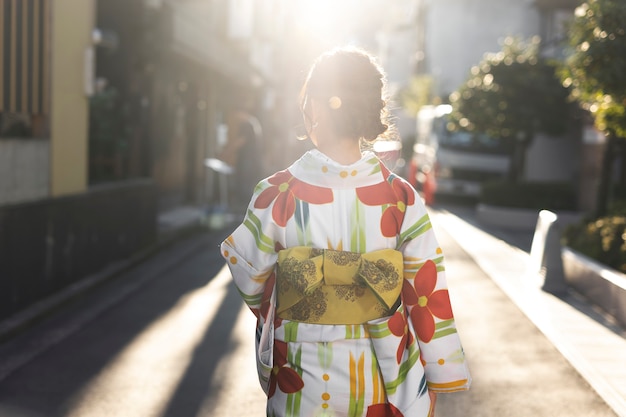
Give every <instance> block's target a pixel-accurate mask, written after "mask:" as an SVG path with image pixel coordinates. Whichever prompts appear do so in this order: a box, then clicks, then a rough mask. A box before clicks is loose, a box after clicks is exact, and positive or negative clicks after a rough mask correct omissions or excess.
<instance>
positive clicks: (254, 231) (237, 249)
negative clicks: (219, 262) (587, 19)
mask: <svg viewBox="0 0 626 417" xmlns="http://www.w3.org/2000/svg"><path fill="white" fill-rule="evenodd" d="M262 188H263V187H262V184H259V185H258V186H257V187H256V188H255V190H257V191H255V194H254V195H253V197H252V200H251V202H250V205H249V206H248V209H247V213H246V216H245V218H244V220H243V222H242V223H241V224H240V225H239V226H238V227H237V228H236V229H235V230H234V231H233V232H232V233H231V234H230V236H228V237H227V238H226V239H225V240H224V241H223V242H222V243H221V245H220V249H221V253H222V256H223V257H224V259H225V260H226V262H227V265H228V267H229V269H230V272H231V274H232V276H233V280H234V282H235V285H236V286H237V288H238V289H239V292H240V294H241V296H242V297H243V300H244V301H245V303H246V304H247V305H248V306H249V307H250V308H251V309H252V310H253V311H254V312H257V311H258V309H259V308H260V305H261V298H262V296H263V292H264V290H265V287H266V284H267V282H268V279H269V277H270V276H271V275H272V272H273V271H274V266H275V263H276V259H277V258H278V255H277V253H276V250H275V238H276V236H275V235H276V233H277V226H276V224H275V223H274V222H273V221H272V217H271V210H267V209H257V208H255V207H254V201H255V200H256V198H257V197H258V194H259V192H260V191H259V190H260V189H262Z"/></svg>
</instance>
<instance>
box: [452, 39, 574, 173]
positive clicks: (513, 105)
mask: <svg viewBox="0 0 626 417" xmlns="http://www.w3.org/2000/svg"><path fill="white" fill-rule="evenodd" d="M539 47H540V39H539V38H538V37H534V38H533V39H531V40H530V41H522V40H519V39H514V38H510V37H509V38H507V39H506V40H505V42H504V45H503V48H502V50H501V51H500V52H498V53H497V54H488V55H486V56H485V58H484V59H483V61H482V62H480V64H479V65H478V66H475V67H473V68H472V69H471V74H470V76H469V78H468V79H467V81H466V82H465V83H464V84H463V85H462V86H461V87H460V88H459V89H458V90H457V91H455V92H454V93H452V94H451V96H450V101H451V104H452V106H453V113H452V126H451V127H452V128H453V129H458V130H467V131H470V132H484V133H487V134H489V135H490V136H492V137H494V138H498V139H499V140H502V141H505V142H507V144H509V146H510V149H511V161H512V163H511V171H510V178H511V180H514V181H515V180H519V178H520V176H521V174H522V172H523V168H524V163H525V155H526V150H527V148H528V147H529V146H530V144H531V143H532V141H533V138H534V137H535V135H536V133H537V132H544V133H547V134H550V135H560V134H563V133H564V132H565V131H566V129H567V127H568V123H569V116H570V108H571V106H570V105H569V102H568V100H567V98H568V95H569V91H568V89H567V88H565V87H564V86H563V85H562V83H561V81H560V79H559V77H558V75H557V68H558V66H557V64H556V63H555V62H552V61H549V60H547V59H546V58H543V57H541V55H540V54H539Z"/></svg>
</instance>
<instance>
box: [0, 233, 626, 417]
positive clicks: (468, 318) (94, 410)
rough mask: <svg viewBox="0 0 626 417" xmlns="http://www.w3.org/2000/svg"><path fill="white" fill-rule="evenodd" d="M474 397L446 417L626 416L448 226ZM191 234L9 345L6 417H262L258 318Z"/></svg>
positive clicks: (442, 404) (212, 250)
mask: <svg viewBox="0 0 626 417" xmlns="http://www.w3.org/2000/svg"><path fill="white" fill-rule="evenodd" d="M435 226H436V231H437V235H438V238H439V240H440V244H441V246H442V248H443V249H444V254H445V256H446V259H447V264H446V268H447V277H448V283H449V286H450V294H451V298H452V304H453V307H454V311H455V316H456V320H457V326H458V328H459V332H460V334H461V338H462V341H463V343H464V348H465V351H466V354H467V356H468V359H469V363H470V368H471V371H472V377H473V385H472V388H471V390H470V391H468V392H463V393H456V394H449V395H440V396H439V400H438V403H437V417H457V416H458V417H461V416H481V417H504V416H515V417H526V416H528V417H530V416H533V417H544V416H545V417H554V416H563V417H565V416H567V417H576V416H585V417H590V416H597V417H609V416H613V417H614V416H616V414H615V413H614V412H613V411H612V410H611V409H610V408H609V407H608V406H607V405H606V403H605V402H604V401H603V400H602V399H601V398H600V397H599V396H598V395H597V394H596V393H595V391H593V390H592V389H591V387H590V386H589V384H588V383H587V382H586V381H585V380H584V379H583V378H582V377H581V376H580V374H579V373H578V372H577V371H576V370H575V369H574V368H573V367H572V366H571V365H570V364H569V363H568V362H567V361H566V360H565V359H564V357H563V356H562V355H561V354H560V353H559V351H558V350H557V349H555V348H554V346H553V345H552V344H551V343H550V342H549V341H548V339H546V337H545V336H544V335H543V334H542V333H541V332H540V331H539V330H538V329H537V328H536V327H535V325H534V324H533V323H532V322H531V321H530V320H529V319H528V318H527V317H526V316H525V315H524V314H523V313H522V312H521V311H520V310H519V308H518V307H517V306H516V305H515V304H513V303H512V302H511V301H510V299H509V298H508V297H507V296H506V295H505V293H503V292H502V290H500V288H499V287H498V286H497V285H495V284H494V282H493V281H492V280H491V279H490V278H489V277H488V276H487V275H486V274H485V273H484V272H483V271H482V270H481V269H480V268H479V267H478V265H477V264H476V263H475V262H474V260H473V259H472V258H471V257H470V256H469V255H468V254H467V253H466V252H465V251H464V250H463V249H462V248H461V247H460V246H459V245H458V244H457V243H456V241H455V240H454V239H453V238H452V236H451V235H450V234H449V233H448V232H447V231H446V229H444V228H442V227H439V226H438V225H437V224H435ZM226 233H227V232H217V233H216V232H211V233H202V234H196V235H192V236H191V237H188V238H186V239H184V240H181V241H178V242H176V243H175V244H173V245H171V246H169V247H167V248H166V249H164V250H162V251H161V252H159V253H158V254H157V256H154V257H152V258H150V259H148V260H147V261H145V262H143V263H141V264H139V265H137V266H136V267H134V268H132V269H129V270H127V271H126V272H124V273H122V274H120V275H119V276H118V277H116V278H115V279H114V280H111V281H110V282H108V283H107V284H105V285H102V286H101V287H100V288H98V289H96V290H95V291H94V292H92V293H91V294H88V295H85V296H84V297H81V298H80V299H78V300H76V301H74V302H73V303H72V304H71V305H68V306H66V307H64V308H63V309H60V310H59V311H58V312H56V314H54V315H53V316H51V317H49V318H48V319H47V320H46V321H43V322H41V323H39V324H37V325H36V326H34V327H32V328H30V329H28V330H27V331H25V332H23V333H22V334H20V335H19V336H17V337H14V338H12V339H11V340H8V341H6V342H5V343H3V344H2V345H0V416H1V417H44V416H45V417H96V416H98V417H100V416H107V417H157V416H159V417H161V416H163V417H195V416H198V417H200V416H241V417H261V416H263V415H265V413H264V394H263V392H262V391H261V389H260V387H259V385H258V382H257V379H256V369H255V362H254V347H253V337H254V317H253V315H252V314H251V313H250V312H249V311H248V310H247V308H245V307H244V305H243V303H242V301H241V299H240V297H239V295H238V293H237V291H236V289H235V287H234V286H233V285H232V282H231V280H230V276H229V272H228V270H227V269H226V268H224V262H223V261H222V259H221V257H220V254H219V250H218V247H217V245H218V243H219V241H220V240H221V239H222V238H223V237H224V236H225V234H226Z"/></svg>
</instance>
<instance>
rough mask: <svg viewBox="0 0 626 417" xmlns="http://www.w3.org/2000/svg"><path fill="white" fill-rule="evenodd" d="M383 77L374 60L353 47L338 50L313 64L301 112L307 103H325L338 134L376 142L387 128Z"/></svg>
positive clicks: (384, 80) (303, 89) (330, 52)
mask: <svg viewBox="0 0 626 417" xmlns="http://www.w3.org/2000/svg"><path fill="white" fill-rule="evenodd" d="M385 88H386V79H385V74H384V71H383V70H382V68H381V67H380V66H379V65H378V64H377V63H376V61H375V60H374V58H373V57H372V56H371V55H370V54H368V53H367V52H365V51H363V50H361V49H356V48H339V49H335V50H332V51H329V52H327V53H325V54H323V55H321V56H320V57H319V58H317V60H316V61H315V62H314V63H313V66H312V67H311V70H310V71H309V74H308V77H307V79H306V81H305V83H304V86H303V87H302V92H301V97H300V99H301V106H300V107H301V110H302V112H303V114H304V116H305V117H308V115H307V109H306V107H307V100H310V99H311V98H314V99H316V100H319V101H320V102H322V103H327V104H328V107H329V109H330V114H331V121H332V124H333V125H332V128H333V129H334V131H335V132H336V133H337V134H340V135H345V136H351V137H357V138H363V139H365V140H370V141H371V140H375V139H376V138H378V137H379V136H381V135H383V134H384V133H385V132H387V130H388V129H389V124H388V121H387V102H386V100H385V98H384V97H383V94H384V93H385Z"/></svg>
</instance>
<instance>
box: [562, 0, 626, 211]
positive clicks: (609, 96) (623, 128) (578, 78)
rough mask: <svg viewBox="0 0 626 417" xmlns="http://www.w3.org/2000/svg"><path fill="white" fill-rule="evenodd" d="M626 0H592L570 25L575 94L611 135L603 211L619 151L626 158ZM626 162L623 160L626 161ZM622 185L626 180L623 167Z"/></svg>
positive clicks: (569, 69) (568, 64)
mask: <svg viewBox="0 0 626 417" xmlns="http://www.w3.org/2000/svg"><path fill="white" fill-rule="evenodd" d="M624 22H626V2H624V0H588V1H587V2H586V3H583V4H582V5H581V6H579V7H578V8H577V9H576V13H575V17H574V18H573V20H572V22H571V23H570V25H569V28H568V29H569V37H568V38H569V39H568V41H569V46H570V48H571V49H570V53H569V55H568V58H567V59H566V61H565V65H564V68H563V71H562V72H561V77H562V79H563V84H564V85H565V86H571V88H572V96H573V97H574V98H575V99H576V100H577V101H578V102H579V103H580V104H581V106H582V107H583V108H584V109H585V110H588V111H589V112H590V114H591V115H592V116H593V119H594V123H595V126H596V127H597V128H598V129H599V130H600V131H602V132H604V133H605V135H606V137H607V145H606V148H605V155H604V163H603V165H602V166H603V172H602V179H601V183H600V187H599V195H598V208H597V215H598V216H603V215H604V214H606V211H607V209H608V206H609V204H610V201H611V191H612V190H613V184H612V180H611V172H612V170H613V166H614V161H615V158H616V155H617V154H619V153H620V152H621V154H622V160H623V161H625V160H626V146H625V144H624V142H625V139H624V138H626V28H625V27H624ZM623 165H624V164H622V166H623ZM622 169H623V172H622V175H621V177H622V180H621V182H622V186H624V181H626V173H625V172H626V171H624V170H625V168H623V167H622Z"/></svg>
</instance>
